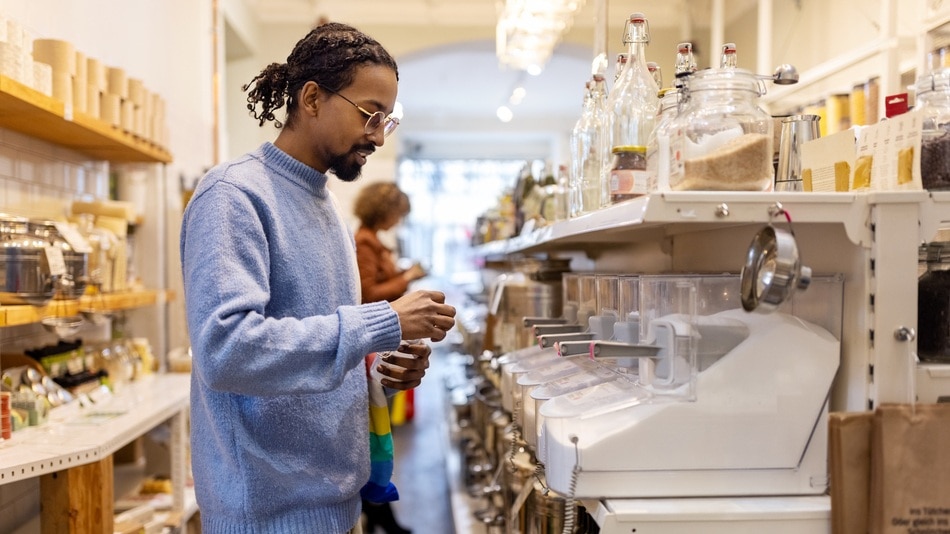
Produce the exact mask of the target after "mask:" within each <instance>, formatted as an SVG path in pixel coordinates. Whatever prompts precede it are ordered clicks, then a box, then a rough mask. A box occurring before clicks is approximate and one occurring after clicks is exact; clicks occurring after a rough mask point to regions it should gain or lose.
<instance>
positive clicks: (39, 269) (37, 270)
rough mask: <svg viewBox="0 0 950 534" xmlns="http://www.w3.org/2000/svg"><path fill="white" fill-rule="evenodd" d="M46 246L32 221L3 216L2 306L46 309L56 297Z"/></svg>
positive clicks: (0, 223)
mask: <svg viewBox="0 0 950 534" xmlns="http://www.w3.org/2000/svg"><path fill="white" fill-rule="evenodd" d="M46 246H47V242H46V241H45V240H43V239H40V238H39V237H37V236H36V235H35V234H34V233H33V232H31V231H30V224H29V219H27V218H25V217H17V216H15V215H8V214H0V266H2V268H0V304H32V305H34V306H42V305H44V304H46V303H47V302H49V300H50V299H52V298H53V281H52V278H51V276H50V271H49V265H48V263H47V261H46Z"/></svg>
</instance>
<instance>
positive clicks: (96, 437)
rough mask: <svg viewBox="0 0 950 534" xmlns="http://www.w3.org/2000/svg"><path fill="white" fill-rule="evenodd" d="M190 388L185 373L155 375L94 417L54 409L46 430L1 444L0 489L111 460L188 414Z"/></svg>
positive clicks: (31, 431)
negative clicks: (137, 440)
mask: <svg viewBox="0 0 950 534" xmlns="http://www.w3.org/2000/svg"><path fill="white" fill-rule="evenodd" d="M190 385H191V378H190V376H189V375H187V374H164V375H153V376H149V377H146V378H143V379H141V380H139V381H137V382H133V383H131V384H127V385H126V386H125V387H124V388H123V389H121V390H120V391H119V392H118V393H117V394H116V395H114V396H113V397H112V398H111V399H110V400H109V401H108V402H106V403H104V404H100V405H97V406H96V408H95V412H92V411H89V410H86V411H85V412H77V413H78V415H79V417H78V418H77V417H70V418H68V419H67V418H65V417H64V416H65V412H63V411H62V410H63V409H62V408H57V409H55V410H53V412H52V414H51V421H50V422H48V423H47V424H46V425H43V426H38V427H30V428H27V429H24V430H21V431H17V432H14V433H13V437H12V439H10V440H7V441H4V442H2V443H0V485H3V484H9V483H11V482H16V481H18V480H25V479H29V478H34V477H37V476H40V475H44V474H48V473H54V472H56V471H62V470H63V469H68V468H70V467H76V466H80V465H84V464H88V463H92V462H95V461H98V460H99V459H101V458H104V457H106V456H108V455H111V454H112V453H114V452H115V451H117V450H118V449H120V448H121V447H122V446H123V445H125V444H127V443H129V442H130V441H132V440H133V439H135V438H136V437H138V436H140V435H142V434H144V433H146V432H148V431H149V430H150V429H152V428H154V427H155V426H157V425H158V424H160V423H162V422H164V421H166V420H168V419H169V418H171V417H172V416H174V415H176V414H179V413H181V412H182V411H183V410H186V409H187V407H188V402H189V391H190ZM95 414H106V415H100V416H98V417H97V416H96V415H95ZM111 414H114V415H111Z"/></svg>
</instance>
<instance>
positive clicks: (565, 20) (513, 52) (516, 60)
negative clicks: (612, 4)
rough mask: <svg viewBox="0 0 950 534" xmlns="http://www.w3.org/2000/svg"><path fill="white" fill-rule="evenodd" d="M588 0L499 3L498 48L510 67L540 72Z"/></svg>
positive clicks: (529, 0)
mask: <svg viewBox="0 0 950 534" xmlns="http://www.w3.org/2000/svg"><path fill="white" fill-rule="evenodd" d="M585 2H586V0H505V1H504V2H503V3H499V6H501V7H500V12H499V14H498V25H497V26H496V27H495V52H496V55H497V56H498V61H499V62H500V63H501V64H502V65H504V66H507V67H511V68H514V69H520V70H524V71H527V72H528V73H529V74H532V75H534V76H537V75H538V74H541V70H542V69H543V68H544V65H545V64H546V63H547V61H548V60H549V59H550V58H551V54H553V53H554V47H555V46H557V44H558V43H559V42H560V41H561V37H563V36H564V34H565V33H567V31H568V30H570V29H571V25H572V24H573V22H574V15H575V14H576V13H577V12H578V11H580V9H581V8H582V7H584V3H585Z"/></svg>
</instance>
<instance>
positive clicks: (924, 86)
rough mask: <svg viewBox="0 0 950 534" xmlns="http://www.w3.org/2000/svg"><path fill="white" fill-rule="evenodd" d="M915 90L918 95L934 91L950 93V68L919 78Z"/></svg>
mask: <svg viewBox="0 0 950 534" xmlns="http://www.w3.org/2000/svg"><path fill="white" fill-rule="evenodd" d="M915 89H916V91H917V94H918V95H922V94H926V93H930V92H932V91H942V92H945V91H950V68H942V69H937V70H935V71H932V72H928V73H927V74H924V75H923V76H921V77H919V78H917V85H916V86H915Z"/></svg>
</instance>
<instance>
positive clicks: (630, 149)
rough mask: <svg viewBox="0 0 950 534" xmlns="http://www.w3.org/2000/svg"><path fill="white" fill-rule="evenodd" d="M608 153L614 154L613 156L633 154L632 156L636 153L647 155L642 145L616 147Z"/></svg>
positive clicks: (645, 148)
mask: <svg viewBox="0 0 950 534" xmlns="http://www.w3.org/2000/svg"><path fill="white" fill-rule="evenodd" d="M610 151H611V152H612V153H614V154H620V153H624V154H629V153H634V154H636V153H640V154H646V153H647V147H645V146H643V145H617V146H615V147H613V148H611V149H610Z"/></svg>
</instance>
